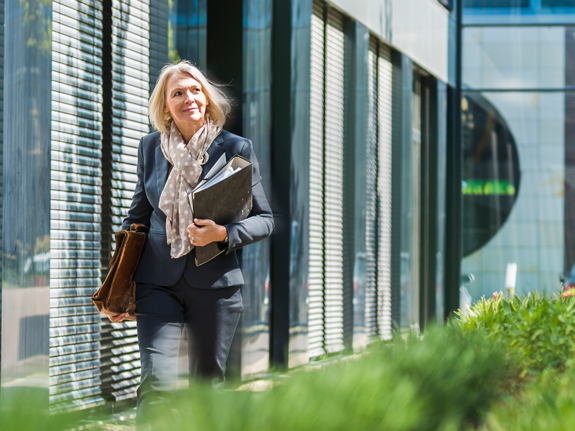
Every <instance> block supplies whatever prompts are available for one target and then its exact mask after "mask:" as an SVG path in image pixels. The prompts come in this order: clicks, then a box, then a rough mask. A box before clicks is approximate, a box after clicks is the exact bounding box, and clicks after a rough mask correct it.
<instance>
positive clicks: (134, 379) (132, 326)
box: [102, 0, 150, 401]
mask: <svg viewBox="0 0 575 431" xmlns="http://www.w3.org/2000/svg"><path fill="white" fill-rule="evenodd" d="M149 12H150V8H149V3H148V1H147V0H112V39H111V54H112V55H111V61H112V82H111V87H112V88H111V97H112V104H111V107H112V125H111V128H112V130H111V140H112V142H111V150H112V151H111V155H110V156H111V164H110V165H109V166H111V172H109V173H106V174H107V175H111V180H112V181H111V190H110V193H111V212H112V220H111V223H112V228H111V231H112V232H115V231H117V230H119V229H120V228H121V224H122V221H123V219H124V217H125V216H126V214H127V210H128V208H129V205H130V202H131V198H132V195H133V193H134V189H135V186H136V165H137V151H138V144H139V140H140V138H141V137H142V136H144V135H145V134H147V133H148V131H149V129H148V118H147V99H148V94H149V80H150V78H149V46H150V44H149V33H150V25H149ZM109 257H110V256H106V259H107V260H108V259H109ZM102 332H103V333H104V334H105V336H103V339H102V363H103V370H104V372H103V376H102V379H103V382H102V388H103V390H105V393H106V394H107V395H109V396H111V398H112V400H114V401H122V400H125V399H129V398H133V397H135V396H136V387H137V385H138V384H139V375H140V369H139V367H140V361H139V358H140V354H139V351H138V344H137V334H136V322H122V323H111V322H109V321H108V320H107V319H105V320H103V321H102Z"/></svg>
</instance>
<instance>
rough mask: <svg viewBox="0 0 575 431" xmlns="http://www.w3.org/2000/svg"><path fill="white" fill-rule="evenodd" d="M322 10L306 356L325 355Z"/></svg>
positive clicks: (316, 58)
mask: <svg viewBox="0 0 575 431" xmlns="http://www.w3.org/2000/svg"><path fill="white" fill-rule="evenodd" d="M324 31H325V25H324V20H323V7H322V5H321V4H320V3H319V2H314V4H313V15H312V18H311V96H310V99H311V102H310V103H311V118H310V181H309V182H310V191H309V192H310V193H309V194H310V197H309V199H310V202H309V304H308V306H309V308H308V309H309V313H308V325H309V326H308V337H309V356H310V357H312V358H313V357H317V356H321V355H323V354H325V351H324V349H323V337H324V309H323V304H324V297H323V272H324V267H323V250H324V244H323V234H324V233H323V116H324V106H323V105H324V99H323V93H324V42H325V40H324Z"/></svg>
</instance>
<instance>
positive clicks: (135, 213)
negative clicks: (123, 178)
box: [122, 139, 153, 230]
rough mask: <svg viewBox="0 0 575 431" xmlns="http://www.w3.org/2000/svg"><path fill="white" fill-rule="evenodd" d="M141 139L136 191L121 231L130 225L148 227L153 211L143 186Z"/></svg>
mask: <svg viewBox="0 0 575 431" xmlns="http://www.w3.org/2000/svg"><path fill="white" fill-rule="evenodd" d="M143 141H144V140H143V139H141V140H140V144H139V145H138V168H137V177H138V180H137V182H136V190H135V191H134V196H133V197H132V204H131V205H130V209H129V210H128V216H127V217H126V218H125V219H124V222H123V223H122V229H124V230H129V229H130V226H131V225H132V223H138V224H143V225H145V226H148V227H149V226H150V216H151V214H152V211H153V207H152V205H151V204H150V202H149V201H148V196H147V195H146V189H145V186H144V184H145V183H144V167H145V159H144V151H143V148H142V147H143Z"/></svg>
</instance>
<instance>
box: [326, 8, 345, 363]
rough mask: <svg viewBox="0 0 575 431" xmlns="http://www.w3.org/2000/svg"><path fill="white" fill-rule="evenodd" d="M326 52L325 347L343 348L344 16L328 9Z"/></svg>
mask: <svg viewBox="0 0 575 431" xmlns="http://www.w3.org/2000/svg"><path fill="white" fill-rule="evenodd" d="M325 34H326V36H325V37H326V43H325V47H326V53H325V129H324V130H325V145H324V220H325V221H324V223H325V224H324V229H325V234H324V241H325V249H324V250H325V267H324V270H325V274H324V281H325V288H324V294H325V299H324V304H325V312H324V315H325V342H324V343H325V347H326V350H327V352H328V353H333V352H337V351H340V350H343V348H344V346H343V223H342V217H343V153H344V150H343V139H344V137H343V123H344V111H343V109H344V91H342V90H343V89H344V88H345V86H344V42H345V40H344V33H343V17H342V16H341V15H340V14H339V13H337V12H336V11H335V10H333V9H331V8H330V9H328V16H327V26H326V33H325Z"/></svg>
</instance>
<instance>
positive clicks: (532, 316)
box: [451, 292, 575, 373]
mask: <svg viewBox="0 0 575 431" xmlns="http://www.w3.org/2000/svg"><path fill="white" fill-rule="evenodd" d="M451 324H452V325H453V326H455V327H457V328H459V329H461V331H462V333H463V334H473V333H477V332H480V333H484V334H486V336H487V338H491V339H494V340H498V341H501V342H502V343H504V344H505V345H506V346H507V347H508V352H509V356H510V357H511V358H513V359H514V360H516V361H517V362H518V365H519V366H520V367H521V369H522V370H523V372H524V373H527V372H531V373H538V372H541V371H543V370H545V369H565V368H566V367H569V366H572V365H574V364H575V356H574V353H575V297H569V298H566V299H565V300H562V299H559V298H558V297H557V296H555V295H552V296H550V295H541V294H538V293H537V292H535V293H534V294H532V295H531V294H530V295H528V296H526V297H524V298H520V297H518V296H514V297H512V298H505V297H504V296H503V295H501V294H499V295H497V298H493V299H491V298H490V299H485V298H482V299H481V300H480V301H478V302H477V303H476V304H474V305H473V306H472V307H471V308H470V310H469V311H468V313H467V314H463V313H461V312H459V313H458V317H457V318H456V319H454V320H453V321H452V323H451Z"/></svg>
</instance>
